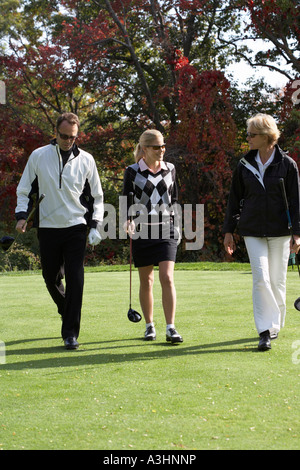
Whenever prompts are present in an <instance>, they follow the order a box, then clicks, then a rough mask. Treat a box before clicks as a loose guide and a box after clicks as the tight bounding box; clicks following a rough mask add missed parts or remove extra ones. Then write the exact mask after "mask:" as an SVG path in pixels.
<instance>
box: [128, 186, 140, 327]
mask: <svg viewBox="0 0 300 470" xmlns="http://www.w3.org/2000/svg"><path fill="white" fill-rule="evenodd" d="M132 204H133V193H129V207H131V206H132ZM129 220H130V222H132V220H133V216H132V215H130V216H129ZM129 246H130V258H129V259H130V261H129V262H130V269H129V271H130V282H129V310H128V313H127V317H128V320H130V321H132V322H133V323H138V322H139V321H141V319H142V316H141V314H140V313H139V312H137V311H136V310H133V308H131V284H132V237H131V235H130V234H129Z"/></svg>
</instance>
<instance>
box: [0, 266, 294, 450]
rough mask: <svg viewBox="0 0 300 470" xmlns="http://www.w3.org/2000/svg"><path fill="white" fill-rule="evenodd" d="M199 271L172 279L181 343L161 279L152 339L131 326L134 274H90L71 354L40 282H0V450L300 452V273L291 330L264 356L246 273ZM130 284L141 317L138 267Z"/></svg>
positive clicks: (17, 278) (10, 277)
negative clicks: (172, 331)
mask: <svg viewBox="0 0 300 470" xmlns="http://www.w3.org/2000/svg"><path fill="white" fill-rule="evenodd" d="M191 267H193V266H192V265H189V266H182V268H185V269H184V270H182V269H180V265H179V266H178V267H177V268H178V269H177V271H176V273H175V281H176V288H177V296H178V302H177V304H178V306H177V318H176V327H177V329H178V331H179V332H180V334H182V336H183V338H184V342H183V343H182V344H179V345H176V346H175V345H171V344H169V343H167V342H166V341H165V322H164V318H163V313H162V308H161V301H160V296H161V290H160V286H159V281H158V275H157V274H158V273H156V277H155V321H156V330H157V340H156V341H155V342H150V343H149V342H144V341H143V340H142V337H143V334H144V323H143V321H142V322H141V323H138V324H133V323H130V322H129V321H128V319H127V311H128V303H129V292H128V291H129V273H128V271H125V270H124V269H125V268H124V269H123V268H122V269H118V268H114V269H108V268H107V269H106V268H103V269H99V270H97V269H95V270H91V269H90V270H87V271H86V276H85V291H84V305H83V312H82V325H81V334H80V337H79V341H80V348H79V349H78V350H77V351H66V350H65V349H64V346H63V343H62V340H61V338H60V327H61V321H60V318H59V316H58V314H57V313H56V310H55V307H54V305H53V304H52V301H51V299H50V297H49V294H48V293H47V291H46V288H45V286H44V282H43V279H42V277H41V274H40V273H35V274H30V273H28V274H22V275H20V274H17V273H15V274H7V275H6V274H5V275H1V276H0V293H1V317H0V322H1V323H0V341H2V342H4V343H5V352H6V357H5V363H4V364H2V365H0V449H3V450H21V449H69V450H72V449H78V450H79V449H82V450H85V449H94V450H97V449H103V450H117V449H118V450H127V451H129V450H131V451H134V450H155V449H156V450H174V451H175V450H177V451H178V450H202V449H205V450H206V449H207V450H210V449H211V450H213V449H224V450H225V449H245V450H246V449H299V447H300V429H299V427H300V425H299V421H300V399H299V398H300V397H299V395H300V391H299V390H300V389H299V378H300V343H297V342H299V340H300V329H299V326H300V312H297V311H296V310H295V309H294V307H293V302H294V300H295V298H296V297H298V296H300V284H299V277H298V274H297V273H296V272H295V271H294V272H291V271H289V273H288V292H287V304H288V313H287V320H286V326H285V328H284V329H283V330H282V331H281V333H280V335H279V338H278V340H276V341H272V350H271V351H267V352H263V353H262V352H258V351H257V343H258V338H257V333H256V330H255V326H254V321H253V315H252V300H251V287H252V276H251V272H250V270H249V267H248V266H247V265H246V267H245V265H244V267H243V268H241V270H239V271H238V270H234V269H233V268H230V269H231V270H225V271H223V270H221V269H219V270H215V271H214V270H208V269H209V268H211V266H206V267H205V266H204V267H203V269H201V270H196V268H197V266H196V265H195V266H194V270H191V269H188V268H191ZM225 267H226V266H225ZM126 269H128V268H126ZM228 269H229V268H228ZM133 283H134V292H133V308H135V309H137V310H140V306H139V302H138V295H137V290H138V278H137V272H136V271H134V272H133ZM296 347H297V348H298V349H296ZM298 350H299V354H298ZM2 362H4V361H3V357H2Z"/></svg>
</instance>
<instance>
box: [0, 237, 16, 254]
mask: <svg viewBox="0 0 300 470" xmlns="http://www.w3.org/2000/svg"><path fill="white" fill-rule="evenodd" d="M14 241H15V239H14V238H13V237H9V236H5V237H2V238H1V240H0V245H1V248H2V250H3V251H7V250H8V249H9V248H10V247H11V245H12V244H13V242H14Z"/></svg>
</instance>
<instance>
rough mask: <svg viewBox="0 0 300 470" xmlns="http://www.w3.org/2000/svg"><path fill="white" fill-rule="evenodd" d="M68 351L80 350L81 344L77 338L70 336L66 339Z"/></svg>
mask: <svg viewBox="0 0 300 470" xmlns="http://www.w3.org/2000/svg"><path fill="white" fill-rule="evenodd" d="M64 343H65V347H66V349H78V347H79V343H78V342H77V339H76V338H75V336H70V337H69V338H65V339H64Z"/></svg>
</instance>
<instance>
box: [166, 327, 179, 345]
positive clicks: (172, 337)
mask: <svg viewBox="0 0 300 470" xmlns="http://www.w3.org/2000/svg"><path fill="white" fill-rule="evenodd" d="M166 340H167V341H171V343H182V342H183V339H182V337H181V336H180V334H179V333H178V332H177V331H176V330H175V328H168V329H167V333H166Z"/></svg>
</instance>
